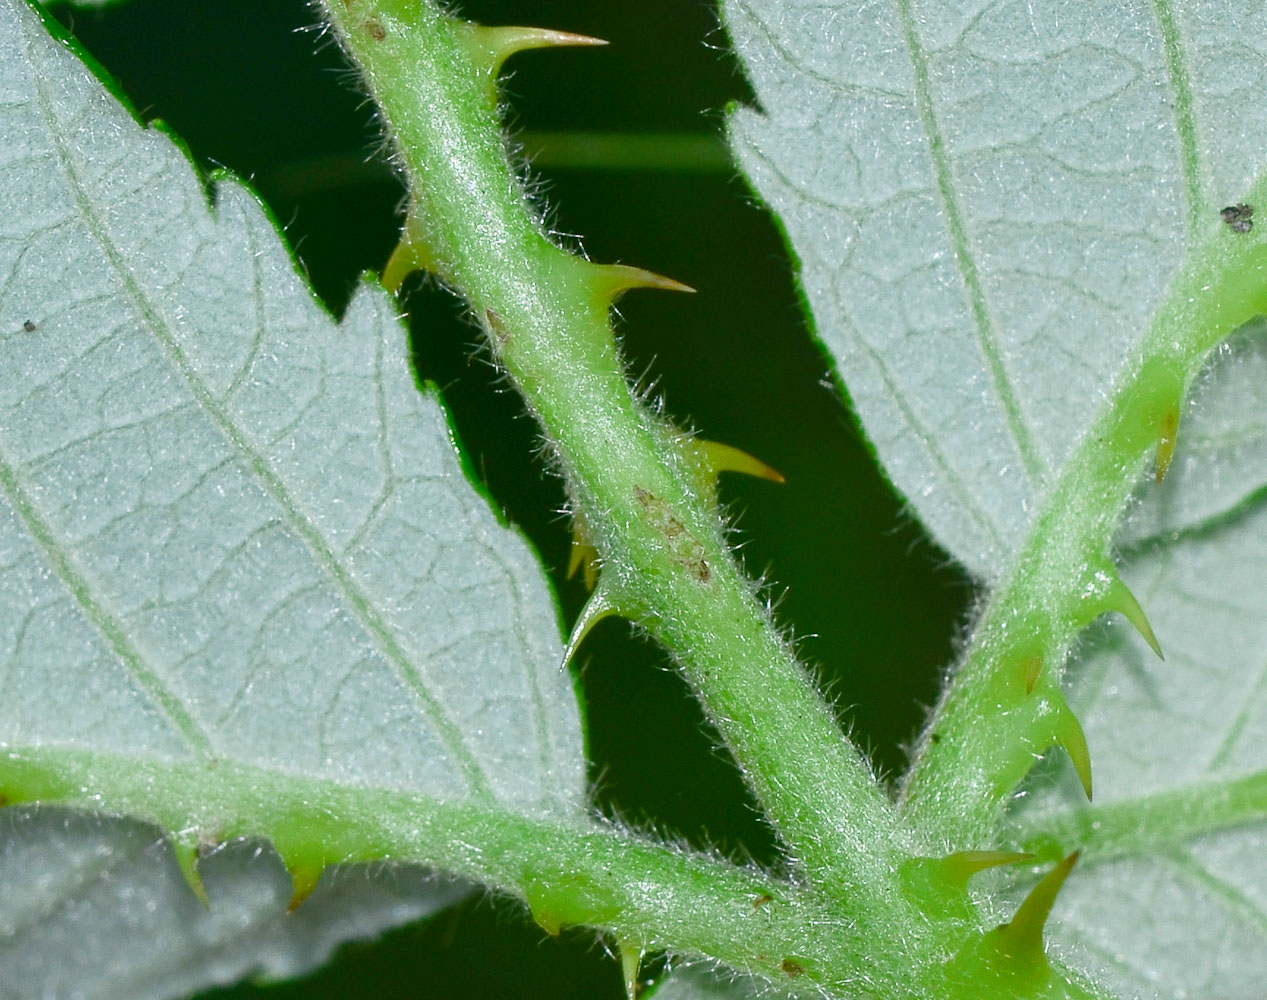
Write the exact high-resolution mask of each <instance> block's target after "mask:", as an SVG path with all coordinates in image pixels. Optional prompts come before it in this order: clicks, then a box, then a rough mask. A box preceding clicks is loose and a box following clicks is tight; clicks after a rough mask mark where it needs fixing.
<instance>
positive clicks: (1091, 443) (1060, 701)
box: [902, 180, 1267, 847]
mask: <svg viewBox="0 0 1267 1000" xmlns="http://www.w3.org/2000/svg"><path fill="white" fill-rule="evenodd" d="M1264 196H1267V181H1264V180H1259V181H1258V182H1257V183H1256V184H1255V185H1254V188H1253V189H1252V190H1251V191H1250V192H1249V193H1248V194H1247V196H1246V197H1247V200H1249V201H1252V202H1254V203H1260V202H1261V199H1262V198H1263V197H1264ZM1206 222H1207V227H1208V228H1207V229H1206V231H1205V233H1204V234H1203V235H1204V239H1203V241H1202V242H1201V243H1200V244H1198V245H1197V246H1196V247H1194V249H1193V250H1192V252H1190V253H1189V255H1188V257H1187V259H1186V261H1185V264H1184V266H1183V267H1182V268H1181V269H1180V271H1179V272H1178V274H1177V275H1176V276H1175V278H1174V280H1173V281H1172V283H1171V286H1170V288H1169V290H1168V292H1167V295H1166V297H1165V299H1164V300H1163V301H1162V304H1161V306H1160V307H1159V308H1158V310H1157V312H1156V314H1155V315H1154V319H1153V322H1152V324H1151V326H1150V328H1149V329H1148V331H1147V332H1146V333H1145V335H1144V337H1143V339H1142V340H1141V342H1140V347H1139V350H1138V352H1137V354H1136V356H1135V358H1134V359H1133V360H1132V361H1131V363H1130V364H1128V365H1127V366H1126V368H1125V369H1124V370H1123V372H1122V374H1121V376H1120V377H1119V378H1118V380H1117V382H1116V388H1115V391H1114V392H1113V394H1112V396H1110V398H1109V399H1107V400H1106V401H1105V404H1104V406H1103V408H1102V409H1101V411H1100V414H1099V416H1098V418H1097V419H1096V420H1095V422H1094V423H1093V424H1092V425H1091V427H1090V428H1089V429H1088V431H1087V432H1086V434H1085V435H1084V436H1083V438H1082V439H1081V441H1080V442H1079V444H1078V445H1077V447H1076V448H1075V450H1074V453H1073V454H1072V455H1071V457H1070V458H1069V460H1068V461H1067V462H1066V464H1065V466H1064V468H1063V470H1062V472H1061V475H1060V479H1059V481H1058V483H1057V484H1056V485H1055V488H1054V489H1053V490H1052V492H1051V497H1050V500H1049V501H1048V503H1047V506H1046V508H1045V510H1044V511H1043V513H1042V514H1041V516H1040V517H1039V518H1038V520H1037V522H1036V524H1035V527H1034V529H1033V531H1032V532H1031V534H1030V537H1029V539H1028V540H1027V542H1026V543H1025V544H1024V545H1023V546H1022V547H1021V549H1020V550H1019V552H1018V555H1017V557H1016V560H1015V561H1014V563H1013V565H1012V567H1011V569H1010V571H1008V572H1007V573H1005V574H1004V576H1003V578H1002V582H1001V583H1000V584H999V586H998V587H997V589H996V590H995V591H994V593H993V594H992V595H991V597H990V600H989V603H988V604H987V605H986V607H985V609H984V611H983V612H982V615H981V618H980V620H979V622H978V624H977V626H976V629H975V630H974V633H973V638H972V642H971V644H970V646H969V647H968V649H967V651H966V653H965V655H964V657H963V659H962V661H961V663H960V666H959V670H958V672H957V674H956V676H955V677H954V680H953V681H952V683H951V685H950V687H949V688H948V689H947V690H946V692H945V693H944V695H943V697H942V700H941V702H940V704H939V705H938V706H937V709H936V711H935V712H934V713H933V715H932V718H931V719H930V721H929V723H928V725H927V728H926V729H925V731H924V734H923V737H922V740H921V744H920V747H919V750H918V753H917V756H916V760H915V763H914V765H913V767H912V768H911V771H910V772H909V773H908V775H907V780H906V783H905V787H904V789H903V799H902V801H903V806H904V810H905V813H906V815H907V817H908V818H910V819H911V820H912V821H913V822H914V823H915V824H916V825H917V826H919V827H922V828H923V829H925V830H928V831H930V832H931V831H937V832H939V833H941V834H943V835H944V836H946V837H947V839H948V841H949V843H950V844H951V845H953V846H956V847H966V846H976V845H978V844H980V843H982V842H988V841H989V840H990V839H991V838H992V837H993V835H994V832H995V830H996V826H997V812H998V807H999V805H1000V804H1001V803H1002V802H1003V800H1004V799H1005V798H1006V797H1007V796H1009V795H1010V794H1011V793H1012V791H1013V790H1014V789H1015V787H1016V785H1017V783H1018V782H1019V781H1020V780H1021V779H1022V778H1023V777H1024V776H1025V774H1026V773H1027V772H1028V771H1029V769H1030V768H1031V767H1032V766H1033V763H1034V761H1035V760H1036V759H1037V758H1038V757H1039V756H1040V755H1041V754H1042V753H1043V752H1044V751H1045V750H1047V749H1048V748H1049V747H1051V746H1053V745H1059V746H1062V747H1063V748H1064V749H1065V750H1066V751H1068V752H1069V753H1070V755H1071V757H1073V759H1074V763H1075V766H1077V767H1078V769H1079V772H1080V774H1081V777H1082V779H1083V782H1084V785H1085V786H1086V788H1087V791H1088V793H1090V791H1091V771H1090V766H1091V765H1090V759H1089V757H1088V755H1087V750H1086V744H1085V741H1084V740H1083V738H1082V733H1081V728H1080V727H1079V725H1078V723H1077V720H1076V719H1075V718H1074V717H1073V714H1072V712H1071V711H1070V710H1069V708H1068V705H1067V704H1066V702H1065V700H1064V696H1063V694H1062V692H1061V688H1060V673H1061V667H1062V665H1063V663H1064V661H1065V659H1066V657H1067V655H1068V652H1069V649H1070V647H1071V645H1072V643H1073V641H1074V639H1075V638H1076V636H1077V634H1078V632H1079V631H1080V630H1081V629H1082V628H1083V627H1085V626H1086V625H1087V624H1088V623H1090V622H1091V621H1092V620H1094V619H1095V618H1097V617H1099V616H1100V615H1101V614H1104V613H1106V612H1118V613H1120V614H1122V615H1124V616H1125V617H1127V618H1128V619H1129V620H1131V621H1132V624H1135V625H1136V627H1137V628H1140V629H1141V631H1143V632H1144V633H1145V635H1146V637H1148V638H1150V641H1152V640H1151V631H1150V629H1149V627H1148V625H1147V623H1146V621H1145V619H1144V618H1143V610H1142V609H1141V608H1139V606H1138V605H1137V604H1136V603H1135V601H1134V598H1133V597H1132V596H1131V595H1130V594H1129V592H1128V591H1127V590H1126V589H1125V586H1124V585H1123V584H1122V583H1121V581H1120V579H1119V577H1118V575H1117V570H1116V568H1115V567H1114V564H1113V553H1112V551H1111V542H1112V536H1113V532H1114V530H1115V529H1116V527H1117V525H1118V522H1119V520H1120V519H1121V515H1122V512H1123V511H1124V510H1125V508H1126V503H1127V499H1128V497H1129V496H1130V493H1131V490H1132V489H1133V488H1134V486H1135V484H1136V483H1137V482H1138V480H1139V475H1140V471H1141V468H1142V467H1143V466H1144V464H1145V462H1146V461H1147V459H1148V457H1149V456H1150V455H1151V454H1153V453H1154V452H1156V454H1157V463H1158V464H1157V474H1158V476H1160V475H1161V474H1164V471H1165V465H1166V463H1167V462H1168V453H1169V451H1170V450H1171V449H1173V446H1174V441H1175V437H1176V434H1177V433H1178V429H1179V428H1178V424H1179V415H1180V412H1181V409H1182V404H1183V397H1184V393H1185V391H1186V389H1187V387H1188V385H1189V383H1190V382H1191V380H1192V378H1193V377H1194V376H1195V375H1196V373H1197V372H1198V371H1199V369H1200V367H1201V365H1202V364H1203V362H1204V359H1205V357H1206V355H1207V354H1208V353H1209V351H1210V350H1211V349H1212V348H1213V347H1215V346H1216V345H1217V344H1218V343H1219V342H1220V341H1222V340H1223V339H1225V338H1226V337H1228V336H1229V335H1230V334H1231V333H1232V332H1233V331H1235V330H1236V329H1237V328H1238V327H1239V326H1241V325H1242V324H1244V323H1246V322H1248V321H1249V320H1250V319H1252V318H1254V317H1255V316H1258V315H1261V314H1263V313H1264V312H1265V311H1267V282H1264V280H1263V278H1264V268H1265V267H1267V252H1265V251H1267V240H1265V239H1264V237H1263V235H1262V234H1261V233H1260V232H1259V231H1254V232H1253V233H1252V234H1251V233H1236V232H1233V231H1232V230H1231V229H1229V228H1228V227H1227V226H1225V225H1223V223H1222V221H1221V220H1220V219H1219V217H1218V216H1217V215H1215V216H1214V217H1212V218H1211V219H1208V220H1206ZM1162 669H1164V667H1163V668H1162Z"/></svg>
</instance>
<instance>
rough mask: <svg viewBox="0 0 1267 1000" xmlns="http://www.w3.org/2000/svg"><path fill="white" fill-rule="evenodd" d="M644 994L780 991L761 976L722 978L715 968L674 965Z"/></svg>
mask: <svg viewBox="0 0 1267 1000" xmlns="http://www.w3.org/2000/svg"><path fill="white" fill-rule="evenodd" d="M645 996H646V1000H756V998H758V997H767V998H775V997H778V996H780V994H779V993H778V992H777V991H775V990H773V989H772V988H771V987H770V986H769V985H768V984H766V983H763V982H760V981H758V980H753V979H744V978H742V977H740V978H735V977H726V978H723V977H722V976H721V975H719V974H718V973H717V972H716V971H713V970H710V969H707V968H704V967H701V966H698V965H687V966H683V967H681V968H675V969H673V970H672V971H671V972H670V973H669V974H668V975H667V976H665V977H664V978H663V979H662V980H660V982H658V983H657V984H656V985H655V987H654V988H653V989H652V990H651V991H650V992H648V993H647V994H645Z"/></svg>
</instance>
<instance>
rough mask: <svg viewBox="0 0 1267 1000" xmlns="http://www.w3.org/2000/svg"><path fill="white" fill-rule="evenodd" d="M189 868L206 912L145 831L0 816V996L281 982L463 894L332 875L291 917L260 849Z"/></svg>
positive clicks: (408, 882) (67, 816) (151, 831)
mask: <svg viewBox="0 0 1267 1000" xmlns="http://www.w3.org/2000/svg"><path fill="white" fill-rule="evenodd" d="M200 870H201V872H202V879H203V882H204V884H205V885H206V888H207V893H208V895H209V897H210V898H211V899H212V900H214V905H213V906H211V907H210V908H208V907H204V906H203V905H202V904H201V903H200V902H199V901H198V900H197V899H196V898H195V897H194V895H193V893H191V892H190V891H189V889H188V887H187V886H186V885H185V883H184V881H183V879H182V878H181V875H180V871H179V869H178V868H177V866H176V862H175V859H174V858H173V856H172V852H171V848H170V845H169V844H168V843H167V842H166V841H165V840H164V838H163V837H162V835H161V833H159V832H158V831H157V830H156V829H155V828H153V827H150V826H146V825H144V824H139V823H136V822H134V821H129V820H119V819H107V818H102V817H97V816H85V815H82V814H77V813H69V812H65V811H62V810H58V809H50V808H47V807H46V808H42V809H40V810H38V811H31V810H27V809H24V808H14V809H7V810H5V811H3V812H0V885H3V886H4V887H5V892H4V894H3V896H0V962H3V965H4V969H5V987H4V988H3V990H0V994H3V995H4V996H6V997H17V996H32V995H36V994H37V991H39V992H38V995H43V996H59V997H60V996H75V995H84V990H85V987H86V986H90V987H91V990H92V992H91V994H90V995H92V996H119V997H128V998H141V997H169V996H182V995H185V994H188V993H190V992H192V991H194V990H196V989H198V988H200V987H205V986H207V985H208V984H211V983H230V982H234V981H236V980H239V979H242V978H244V977H246V976H248V975H250V976H254V977H257V978H265V979H286V978H291V977H293V976H296V975H299V974H301V973H304V972H307V971H309V970H310V969H312V968H315V967H316V966H318V965H321V964H323V963H324V962H325V961H326V960H328V959H329V957H330V954H331V952H332V951H333V950H334V949H335V948H336V947H337V946H338V945H340V944H342V943H343V942H345V941H348V940H353V939H358V938H372V937H376V936H378V935H379V934H380V933H382V932H383V931H385V930H387V929H389V928H391V927H393V926H395V925H397V924H401V923H405V922H407V921H411V920H416V919H419V918H421V917H424V916H427V915H429V914H430V913H433V912H434V911H435V910H437V909H439V908H441V907H444V906H447V905H449V904H450V903H452V902H454V901H456V900H457V899H458V898H460V897H461V896H462V895H464V894H465V893H466V892H467V891H468V887H467V886H466V885H465V884H464V883H461V882H455V881H442V880H435V879H427V878H426V877H425V876H424V874H423V873H422V872H420V871H419V870H418V869H416V868H403V867H402V868H395V867H387V866H380V867H379V868H377V869H373V870H371V869H368V868H366V867H364V866H356V867H347V868H335V869H331V870H330V871H329V873H328V874H327V875H326V876H325V877H324V878H323V879H322V881H321V884H320V885H319V886H318V887H317V888H316V890H315V891H314V892H313V894H312V896H311V897H309V899H308V900H307V901H306V902H305V903H304V905H303V906H301V907H300V908H299V909H298V910H296V911H295V912H294V913H291V912H289V908H288V904H289V903H290V899H291V893H292V891H293V890H292V887H291V882H290V876H289V875H288V874H287V872H286V869H285V868H284V867H283V866H282V863H281V861H280V859H279V858H278V857H277V855H276V854H275V853H274V852H273V851H272V850H271V849H270V848H269V847H268V846H267V845H266V844H263V843H260V842H252V841H234V842H232V843H230V844H226V845H224V846H223V847H222V848H220V849H218V850H216V851H214V852H213V853H211V854H208V855H207V856H205V857H204V858H203V859H202V862H201V866H200ZM176 930H179V933H175V932H174V931H176ZM51 956H52V957H51ZM54 959H55V960H54Z"/></svg>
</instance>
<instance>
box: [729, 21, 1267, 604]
mask: <svg viewBox="0 0 1267 1000" xmlns="http://www.w3.org/2000/svg"><path fill="white" fill-rule="evenodd" d="M724 6H725V12H726V19H727V23H728V25H729V28H730V31H731V33H732V35H733V37H734V39H735V43H736V47H737V48H738V50H739V53H740V55H741V56H742V57H743V59H744V61H745V63H746V64H747V66H748V70H749V75H750V78H751V80H752V83H753V86H754V89H755V90H756V93H757V97H758V99H759V101H760V104H761V107H762V109H763V110H764V112H765V113H764V114H760V113H758V112H756V111H751V110H740V111H738V112H736V113H735V115H734V116H733V118H732V121H731V135H732V141H733V144H734V147H735V149H736V152H737V154H738V156H739V159H740V161H741V163H742V165H743V167H744V169H745V171H746V172H747V173H748V176H749V177H750V178H751V180H752V182H753V184H754V185H755V187H756V188H757V190H758V191H759V192H760V194H761V196H762V197H763V198H765V200H766V201H767V202H768V203H769V204H770V206H771V207H772V208H773V209H774V210H775V211H776V212H777V213H778V215H779V216H780V218H781V220H782V222H783V225H784V226H785V228H786V230H787V235H788V240H789V243H790V245H791V248H792V250H793V251H794V253H795V254H796V255H797V257H798V258H799V260H800V265H801V268H800V272H801V282H802V286H803V288H804V290H805V295H806V298H807V299H808V304H809V306H810V309H811V311H812V312H813V315H814V317H815V322H816V325H817V332H818V335H819V336H820V337H821V338H822V340H823V342H824V344H825V345H826V347H827V348H828V350H829V352H830V354H831V357H832V358H833V360H834V361H835V364H836V367H837V370H838V371H839V373H840V375H841V376H842V378H843V381H844V383H845V385H846V386H847V387H848V392H849V395H850V398H851V399H852V401H853V404H854V406H855V408H856V410H857V412H858V414H859V416H860V417H861V419H862V423H863V426H864V428H865V429H866V432H867V434H868V436H869V437H870V439H871V441H872V442H873V444H874V446H875V448H876V451H877V452H878V454H879V457H880V459H881V461H882V462H883V464H884V467H885V469H886V470H887V472H888V474H889V476H890V477H891V479H892V481H893V483H894V485H895V486H896V487H897V489H898V490H899V491H900V492H901V493H902V494H903V495H904V496H905V497H906V499H907V500H908V502H909V503H910V504H911V506H912V507H913V508H914V510H915V512H916V513H917V514H918V515H919V517H920V518H921V520H922V521H923V522H924V524H925V525H926V526H927V527H928V528H929V530H930V531H931V532H932V534H933V535H934V537H936V538H937V540H938V541H939V542H940V543H941V544H942V545H943V546H944V547H945V548H946V549H947V550H948V551H950V552H951V553H952V554H953V555H954V556H955V557H956V558H957V559H959V560H960V561H961V562H963V563H964V565H965V566H967V568H968V569H970V570H971V571H972V572H973V573H974V574H976V575H977V576H979V577H981V578H982V579H983V580H986V581H990V580H994V579H996V578H997V577H998V575H999V574H1000V571H1001V568H1002V567H1004V566H1006V565H1007V564H1008V558H1009V556H1010V555H1011V554H1012V553H1014V552H1015V551H1017V549H1018V548H1019V544H1020V542H1021V540H1022V539H1024V538H1025V537H1026V534H1027V532H1028V530H1029V528H1030V527H1031V525H1032V523H1033V521H1034V518H1035V517H1036V516H1037V514H1038V512H1039V511H1040V510H1041V508H1042V506H1043V502H1044V499H1045V498H1046V496H1047V495H1048V492H1049V491H1050V490H1051V488H1052V486H1053V484H1054V482H1055V481H1056V479H1057V477H1058V476H1059V474H1060V471H1061V469H1062V465H1063V463H1064V462H1065V461H1066V459H1067V458H1068V457H1069V456H1070V453H1071V450H1072V449H1073V447H1074V445H1075V443H1076V442H1077V441H1078V439H1079V437H1080V436H1081V435H1082V434H1083V433H1084V432H1085V430H1086V429H1087V427H1088V426H1089V425H1090V423H1091V420H1092V419H1093V417H1094V416H1095V414H1096V412H1097V410H1098V409H1099V407H1100V406H1101V403H1102V401H1103V399H1104V398H1105V396H1106V393H1107V392H1108V391H1109V390H1110V388H1111V386H1112V385H1113V382H1114V378H1115V376H1116V375H1117V374H1118V372H1119V371H1120V370H1121V369H1122V367H1123V365H1124V364H1125V363H1126V361H1127V359H1128V358H1129V357H1130V355H1131V352H1132V350H1133V348H1134V347H1135V346H1136V345H1137V344H1138V342H1139V340H1140V338H1141V337H1142V336H1143V334H1144V333H1145V332H1146V330H1147V329H1148V326H1149V321H1150V319H1151V318H1152V316H1153V314H1154V312H1155V310H1156V309H1157V307H1158V305H1159V303H1160V301H1161V297H1162V293H1163V291H1164V289H1165V288H1166V286H1167V284H1168V283H1169V281H1170V279H1171V278H1172V276H1173V275H1174V274H1175V272H1176V270H1177V268H1178V267H1179V265H1180V263H1181V262H1182V261H1183V259H1184V254H1185V252H1186V251H1187V250H1188V249H1189V247H1191V246H1194V245H1195V244H1196V242H1197V240H1198V237H1199V236H1202V235H1205V234H1208V233H1209V232H1210V230H1211V228H1212V227H1213V228H1214V229H1216V230H1217V228H1218V227H1219V226H1220V225H1221V224H1222V223H1221V222H1220V221H1219V211H1220V208H1221V207H1223V206H1225V205H1227V204H1228V203H1229V202H1232V203H1235V202H1236V201H1237V199H1238V196H1240V195H1243V194H1244V192H1245V191H1246V190H1247V189H1248V188H1249V186H1250V183H1251V181H1252V180H1253V179H1254V178H1255V177H1257V176H1259V175H1260V174H1261V173H1262V170H1263V167H1264V158H1263V150H1264V149H1267V110H1265V107H1267V106H1265V105H1264V103H1263V102H1262V100H1261V99H1260V98H1261V95H1262V93H1263V90H1264V83H1265V81H1267V59H1265V58H1264V52H1263V50H1262V47H1261V46H1262V43H1261V38H1262V34H1261V32H1260V31H1258V30H1257V29H1258V28H1259V27H1261V24H1260V23H1259V22H1260V20H1261V19H1262V18H1263V17H1264V14H1263V12H1262V10H1261V9H1259V8H1258V7H1256V6H1253V5H1250V6H1229V5H1227V4H1222V3H1211V2H1188V3H1171V2H1162V0H1158V2H1156V3H1153V4H1142V3H1129V2H1115V3H1101V4H1071V5H1053V4H1041V5H1036V4H1030V3H1024V2H1020V0H1015V2H1003V3H990V4H987V3H982V2H978V3H969V4H960V5H956V6H954V7H950V8H948V7H946V6H945V5H943V4H922V3H916V2H914V0H894V2H892V3H884V4H862V5H859V4H854V3H843V2H840V3H816V4H812V5H807V4H803V3H799V2H792V0H727V3H726V4H725V5H724ZM1182 447H1183V444H1182V438H1181V448H1182Z"/></svg>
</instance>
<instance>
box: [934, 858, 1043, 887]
mask: <svg viewBox="0 0 1267 1000" xmlns="http://www.w3.org/2000/svg"><path fill="white" fill-rule="evenodd" d="M1033 858H1034V855H1032V854H1027V853H1025V852H1023V851H956V852H955V853H954V854H948V855H946V857H944V858H938V859H937V861H938V864H939V865H940V867H941V870H942V874H943V875H944V876H945V878H946V881H948V882H950V883H952V884H954V885H957V886H967V884H968V880H969V879H970V878H972V876H973V875H976V874H978V873H979V872H983V871H985V870H986V869H987V868H996V867H998V866H999V865H1014V864H1018V863H1019V862H1022V861H1031V860H1033Z"/></svg>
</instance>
